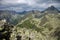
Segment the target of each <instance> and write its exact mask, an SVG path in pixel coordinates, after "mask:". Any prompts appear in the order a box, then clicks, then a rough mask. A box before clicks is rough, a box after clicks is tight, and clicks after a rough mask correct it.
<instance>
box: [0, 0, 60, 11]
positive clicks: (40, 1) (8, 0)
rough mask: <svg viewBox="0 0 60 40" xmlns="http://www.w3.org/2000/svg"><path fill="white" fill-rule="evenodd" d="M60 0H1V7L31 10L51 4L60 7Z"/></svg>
mask: <svg viewBox="0 0 60 40" xmlns="http://www.w3.org/2000/svg"><path fill="white" fill-rule="evenodd" d="M59 2H60V1H59V0H53V1H51V0H0V9H10V10H31V9H40V10H42V9H45V8H47V7H49V6H51V5H54V6H55V7H57V8H60V3H59Z"/></svg>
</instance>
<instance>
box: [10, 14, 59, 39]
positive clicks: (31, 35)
mask: <svg viewBox="0 0 60 40" xmlns="http://www.w3.org/2000/svg"><path fill="white" fill-rule="evenodd" d="M58 17H59V15H58V14H57V15H56V14H46V15H45V16H42V17H41V18H35V17H33V16H32V17H31V16H29V17H27V18H26V19H25V20H22V22H20V23H19V24H17V25H16V26H15V28H14V30H16V31H15V32H13V33H12V39H13V37H16V36H17V35H20V36H21V37H22V38H21V40H29V39H31V40H60V38H59V37H60V35H59V34H60V31H59V29H60V18H58ZM14 33H15V34H14ZM13 34H14V35H16V36H13ZM12 39H11V40H12Z"/></svg>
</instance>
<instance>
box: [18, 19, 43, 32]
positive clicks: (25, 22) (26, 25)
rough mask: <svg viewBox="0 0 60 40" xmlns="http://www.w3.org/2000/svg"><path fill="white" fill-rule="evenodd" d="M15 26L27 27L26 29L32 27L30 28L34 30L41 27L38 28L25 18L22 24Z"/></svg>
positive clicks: (39, 29)
mask: <svg viewBox="0 0 60 40" xmlns="http://www.w3.org/2000/svg"><path fill="white" fill-rule="evenodd" d="M17 27H21V28H27V29H32V30H36V31H38V32H39V31H40V32H41V31H42V30H43V29H41V28H38V27H37V26H36V25H35V24H32V23H31V21H30V20H26V21H24V22H23V23H22V24H20V25H18V26H17Z"/></svg>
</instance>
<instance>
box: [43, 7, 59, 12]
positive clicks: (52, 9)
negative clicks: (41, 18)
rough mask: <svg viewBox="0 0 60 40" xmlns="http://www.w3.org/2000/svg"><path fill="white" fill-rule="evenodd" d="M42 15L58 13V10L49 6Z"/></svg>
mask: <svg viewBox="0 0 60 40" xmlns="http://www.w3.org/2000/svg"><path fill="white" fill-rule="evenodd" d="M43 13H59V10H58V9H57V8H55V7H54V6H50V7H48V8H47V9H46V10H44V11H43Z"/></svg>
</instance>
